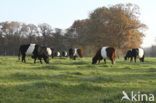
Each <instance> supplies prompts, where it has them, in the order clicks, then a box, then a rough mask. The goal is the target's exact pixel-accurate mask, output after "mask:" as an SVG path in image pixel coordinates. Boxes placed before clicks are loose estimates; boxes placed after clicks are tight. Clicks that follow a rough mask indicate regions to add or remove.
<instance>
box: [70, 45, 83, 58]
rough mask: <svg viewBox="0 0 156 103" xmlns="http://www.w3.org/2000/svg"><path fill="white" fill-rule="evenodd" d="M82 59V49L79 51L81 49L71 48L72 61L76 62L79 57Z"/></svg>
mask: <svg viewBox="0 0 156 103" xmlns="http://www.w3.org/2000/svg"><path fill="white" fill-rule="evenodd" d="M78 56H79V57H80V58H82V57H83V56H82V49H79V48H70V49H69V58H70V59H73V60H76V58H77V57H78Z"/></svg>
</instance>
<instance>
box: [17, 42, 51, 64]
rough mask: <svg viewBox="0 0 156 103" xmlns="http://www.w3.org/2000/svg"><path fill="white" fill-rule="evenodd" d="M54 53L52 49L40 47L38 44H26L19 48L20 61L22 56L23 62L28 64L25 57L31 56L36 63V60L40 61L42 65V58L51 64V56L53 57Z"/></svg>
mask: <svg viewBox="0 0 156 103" xmlns="http://www.w3.org/2000/svg"><path fill="white" fill-rule="evenodd" d="M51 53H52V51H51V49H50V48H47V47H44V46H40V45H37V44H26V45H21V46H20V48H19V54H18V58H19V60H20V54H21V55H22V62H26V60H25V57H26V56H31V57H32V58H34V63H36V59H39V60H40V63H41V64H42V58H43V59H44V61H45V62H46V63H47V64H48V63H49V56H50V55H51Z"/></svg>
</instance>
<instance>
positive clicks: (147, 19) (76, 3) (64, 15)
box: [0, 0, 156, 47]
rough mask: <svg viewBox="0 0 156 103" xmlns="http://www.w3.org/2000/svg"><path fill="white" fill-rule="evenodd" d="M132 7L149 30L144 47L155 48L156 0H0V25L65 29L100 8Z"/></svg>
mask: <svg viewBox="0 0 156 103" xmlns="http://www.w3.org/2000/svg"><path fill="white" fill-rule="evenodd" d="M119 3H123V4H126V3H133V4H137V5H138V6H139V7H140V13H141V15H140V18H139V19H140V21H141V22H142V23H144V24H146V25H147V26H148V29H147V30H146V31H145V37H144V40H143V44H142V47H149V46H151V45H154V44H156V32H155V27H156V26H155V23H156V20H155V19H156V12H155V10H156V0H0V4H1V5H0V22H4V21H19V22H24V23H26V24H29V23H32V24H35V25H38V24H41V23H47V24H49V25H51V26H52V27H53V28H61V29H66V28H68V27H70V26H71V25H72V23H73V22H74V21H75V20H78V19H80V20H81V19H86V18H88V16H89V13H91V12H92V11H93V10H95V9H96V8H98V7H102V6H106V7H109V6H111V5H115V4H119Z"/></svg>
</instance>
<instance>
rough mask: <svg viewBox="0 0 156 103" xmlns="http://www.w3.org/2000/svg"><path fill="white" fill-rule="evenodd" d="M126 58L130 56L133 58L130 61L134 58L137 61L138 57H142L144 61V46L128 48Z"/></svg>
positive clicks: (141, 60)
mask: <svg viewBox="0 0 156 103" xmlns="http://www.w3.org/2000/svg"><path fill="white" fill-rule="evenodd" d="M124 58H125V60H127V59H128V58H131V59H130V61H131V62H132V61H133V58H134V60H135V62H136V58H139V59H140V62H144V58H145V53H144V50H143V49H142V48H133V49H132V50H128V51H127V53H126V56H125V57H124Z"/></svg>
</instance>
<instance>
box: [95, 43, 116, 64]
mask: <svg viewBox="0 0 156 103" xmlns="http://www.w3.org/2000/svg"><path fill="white" fill-rule="evenodd" d="M115 56H116V49H115V48H114V47H106V46H104V47H101V48H100V49H99V50H98V51H97V52H96V54H95V56H94V57H93V58H92V64H96V63H97V61H99V63H100V61H101V60H102V59H104V63H105V64H106V59H110V60H111V62H112V64H114V61H115Z"/></svg>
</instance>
